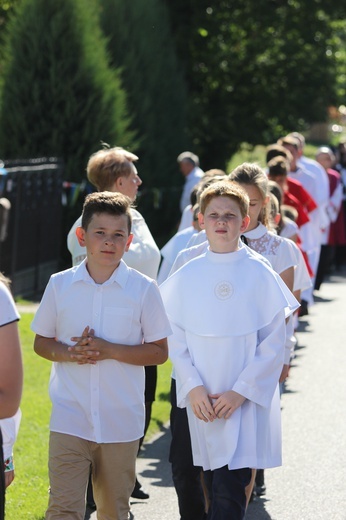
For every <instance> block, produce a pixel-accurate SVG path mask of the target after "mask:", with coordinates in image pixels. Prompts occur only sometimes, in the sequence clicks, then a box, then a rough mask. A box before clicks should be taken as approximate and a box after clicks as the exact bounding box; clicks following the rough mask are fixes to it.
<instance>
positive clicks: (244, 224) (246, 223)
mask: <svg viewBox="0 0 346 520" xmlns="http://www.w3.org/2000/svg"><path fill="white" fill-rule="evenodd" d="M249 224H250V217H249V215H246V217H244V218H243V222H242V224H241V226H240V232H241V233H244V231H246V230H247V228H248V226H249Z"/></svg>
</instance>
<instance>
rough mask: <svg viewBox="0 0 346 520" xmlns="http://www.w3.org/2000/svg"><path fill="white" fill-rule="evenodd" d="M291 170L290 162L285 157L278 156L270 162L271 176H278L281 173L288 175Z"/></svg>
mask: <svg viewBox="0 0 346 520" xmlns="http://www.w3.org/2000/svg"><path fill="white" fill-rule="evenodd" d="M288 172H289V164H288V161H287V159H285V157H281V156H277V157H274V158H273V159H271V160H270V161H269V163H268V174H269V175H270V177H278V176H280V175H284V176H285V177H286V176H287V174H288Z"/></svg>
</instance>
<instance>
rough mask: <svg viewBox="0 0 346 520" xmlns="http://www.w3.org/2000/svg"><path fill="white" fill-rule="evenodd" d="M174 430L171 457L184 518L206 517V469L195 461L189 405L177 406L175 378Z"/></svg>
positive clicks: (173, 390) (172, 385)
mask: <svg viewBox="0 0 346 520" xmlns="http://www.w3.org/2000/svg"><path fill="white" fill-rule="evenodd" d="M171 404H172V408H171V417H170V420H171V432H172V441H171V447H170V452H169V461H170V463H171V465H172V478H173V483H174V487H175V491H176V493H177V496H178V505H179V512H180V520H203V519H205V518H206V514H205V500H204V493H203V489H202V483H201V473H202V469H201V468H200V467H197V466H194V465H193V460H192V449H191V438H190V430H189V424H188V420H187V413H186V409H185V408H178V407H177V399H176V388H175V380H174V379H172V384H171Z"/></svg>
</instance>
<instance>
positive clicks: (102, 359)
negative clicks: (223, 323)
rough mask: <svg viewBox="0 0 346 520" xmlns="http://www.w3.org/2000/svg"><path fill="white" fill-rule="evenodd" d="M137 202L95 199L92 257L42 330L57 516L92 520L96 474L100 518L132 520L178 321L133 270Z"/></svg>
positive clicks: (58, 285)
mask: <svg viewBox="0 0 346 520" xmlns="http://www.w3.org/2000/svg"><path fill="white" fill-rule="evenodd" d="M130 204H131V201H130V199H129V198H128V197H126V196H125V195H121V194H120V193H108V192H103V193H93V194H92V195H89V196H88V197H87V198H86V200H85V203H84V208H83V215H82V226H81V227H79V228H78V229H77V236H78V240H79V241H80V243H81V245H83V246H85V247H86V251H87V258H86V259H85V260H84V261H83V262H82V263H81V264H80V265H79V266H76V267H73V268H72V269H68V270H66V271H63V272H61V273H57V274H55V275H53V276H52V277H51V279H50V281H49V283H48V285H47V288H46V291H45V294H44V296H43V299H42V302H41V304H40V307H39V309H38V311H37V314H36V316H35V318H34V321H33V324H32V329H33V330H34V332H36V337H35V344H34V348H35V351H36V353H37V354H38V355H39V356H42V357H44V358H46V359H48V360H50V361H53V366H52V373H51V379H50V397H51V400H52V415H51V421H50V430H51V433H50V447H49V477H50V497H49V506H48V510H47V513H46V519H48V520H53V519H54V520H57V519H59V520H62V519H65V518H66V519H72V518H73V519H76V520H83V518H84V514H85V491H86V486H87V482H88V477H89V471H90V468H91V470H92V478H93V487H94V497H95V502H96V505H97V515H98V518H99V519H100V520H101V519H102V520H103V519H106V518H112V519H114V520H127V519H128V518H129V497H130V494H131V492H132V490H133V487H134V482H135V460H136V455H137V451H138V442H139V439H140V438H141V436H142V435H143V430H144V403H143V395H144V369H143V366H144V365H156V364H161V363H164V362H165V360H166V359H167V341H166V336H167V335H168V334H169V333H170V327H169V323H168V320H167V317H166V314H165V311H164V308H163V304H162V300H161V297H160V294H159V291H158V288H157V285H156V283H155V282H154V281H153V280H151V279H150V278H148V277H146V276H144V275H142V274H140V273H138V272H137V271H135V270H134V269H131V268H129V267H127V265H126V264H125V263H124V262H123V260H122V256H123V254H124V252H125V251H127V249H128V248H129V246H130V243H131V240H132V235H131V234H130V229H131V213H130Z"/></svg>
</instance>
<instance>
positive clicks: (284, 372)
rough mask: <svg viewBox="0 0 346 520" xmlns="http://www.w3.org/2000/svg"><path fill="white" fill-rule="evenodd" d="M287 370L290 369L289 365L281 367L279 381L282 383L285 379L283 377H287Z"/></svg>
mask: <svg viewBox="0 0 346 520" xmlns="http://www.w3.org/2000/svg"><path fill="white" fill-rule="evenodd" d="M289 371H290V366H289V365H284V366H283V368H282V371H281V375H280V379H279V383H283V382H284V381H285V379H287V378H288V374H289Z"/></svg>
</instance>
